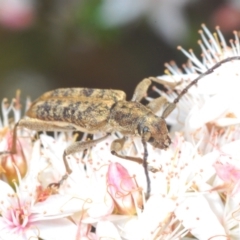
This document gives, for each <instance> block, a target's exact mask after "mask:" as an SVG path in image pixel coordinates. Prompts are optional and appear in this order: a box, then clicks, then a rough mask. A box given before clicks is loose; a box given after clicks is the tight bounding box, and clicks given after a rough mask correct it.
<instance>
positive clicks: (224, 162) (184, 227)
mask: <svg viewBox="0 0 240 240" xmlns="http://www.w3.org/2000/svg"><path fill="white" fill-rule="evenodd" d="M202 27H203V31H202V30H201V31H200V34H201V37H202V41H199V45H200V47H201V49H202V60H201V61H200V60H199V59H198V58H197V57H196V56H195V55H194V53H193V51H192V50H190V51H189V52H187V51H185V50H184V49H182V48H181V47H179V49H180V50H181V51H182V52H184V54H186V55H187V57H188V58H189V61H188V63H187V64H186V65H184V66H183V69H184V71H185V73H184V72H183V71H181V70H180V69H179V68H178V67H177V65H176V64H175V63H170V64H166V67H167V70H166V75H164V76H160V77H158V80H157V81H158V82H159V83H161V84H163V85H164V86H165V89H166V90H167V91H163V90H159V89H158V88H156V87H154V91H156V92H158V93H159V94H161V95H162V96H164V97H165V98H166V99H167V100H168V101H169V102H172V101H173V100H174V99H175V98H176V97H177V95H178V93H179V92H181V90H183V89H184V87H186V86H187V85H188V84H189V82H191V81H192V80H193V79H195V78H196V77H197V76H199V74H202V73H204V72H205V71H206V70H207V69H209V68H211V67H212V66H214V65H215V64H216V63H218V62H219V61H221V60H223V59H226V58H228V57H232V56H240V44H239V34H238V33H237V32H234V36H235V39H234V40H231V41H230V45H228V44H227V43H226V41H225V39H224V37H223V36H222V34H221V32H220V30H219V28H216V33H214V34H211V33H210V32H209V30H208V29H207V28H206V27H205V26H204V25H203V26H202ZM239 66H240V61H237V60H236V61H229V62H227V63H225V64H223V65H221V66H219V67H218V68H217V69H216V70H215V71H214V72H213V73H211V74H209V75H207V76H205V77H204V78H203V79H201V80H200V81H199V82H198V84H197V85H196V86H193V87H191V88H190V89H189V91H188V92H187V93H186V94H185V95H184V96H183V98H182V99H181V100H180V102H179V103H178V104H177V107H176V109H175V110H174V112H173V113H172V114H171V115H170V116H169V117H168V118H167V119H166V121H167V122H168V124H169V125H170V126H171V128H170V135H171V139H172V144H171V145H170V147H169V148H168V149H167V150H165V151H164V150H159V149H155V148H153V147H152V146H151V145H149V144H148V145H147V149H148V165H149V169H154V171H149V175H150V180H151V194H150V197H149V199H146V198H145V193H146V191H147V183H146V178H145V175H144V170H143V168H142V166H141V164H138V163H136V162H132V161H127V160H123V159H119V158H118V157H116V156H113V155H112V154H111V153H110V145H111V142H112V141H114V140H115V139H116V138H117V137H116V136H115V135H112V136H109V137H108V138H107V139H106V140H104V141H102V142H100V143H98V144H97V145H96V146H94V147H92V148H91V149H89V150H88V151H85V152H84V153H83V152H79V153H77V154H74V155H69V156H68V157H67V161H68V162H69V165H70V167H71V169H72V170H73V172H72V173H71V174H70V175H69V177H68V179H67V180H65V181H63V182H62V183H61V185H60V186H59V187H55V188H54V187H50V186H56V185H49V184H51V183H57V182H58V181H59V180H60V179H61V177H62V176H63V175H64V174H65V171H66V170H65V167H64V163H63V159H62V155H63V151H64V149H65V148H66V147H67V146H69V145H70V144H71V143H73V142H74V141H76V138H78V136H77V135H76V134H73V133H71V132H69V133H68V132H67V133H55V134H54V136H49V135H47V134H45V133H42V134H41V135H40V136H38V135H37V134H36V133H35V132H32V131H29V130H26V129H18V130H17V139H16V140H17V141H16V144H14V142H13V141H14V139H13V137H12V129H13V127H14V124H15V123H16V122H17V121H18V120H19V119H20V110H21V106H20V102H19V93H18V94H17V97H16V98H15V99H14V100H13V101H12V103H11V104H8V103H7V101H6V100H3V102H2V120H1V122H0V158H1V165H0V171H1V172H0V173H1V175H0V176H1V180H0V190H1V194H0V202H1V205H0V238H1V239H23V240H25V239H26V240H27V239H30V238H35V239H58V240H59V239H60V240H61V239H130V240H131V239H144V240H151V239H158V240H174V239H185V240H191V239H199V240H206V239H218V240H221V239H222V240H225V239H239V234H240V228H239V218H240V207H239V206H240V152H239V148H240V139H239V136H240V126H239V122H240V112H239V107H238V102H239V101H240V99H239V96H240V94H239V93H238V90H239V89H240V81H239V80H240V79H239V75H240V73H239V69H240V67H239ZM146 99H147V100H148V101H151V100H152V99H151V98H150V97H146ZM157 115H158V116H161V113H160V112H159V113H157ZM12 116H13V120H11V119H12ZM119 134H120V133H119ZM100 137H102V134H101V133H98V134H95V135H94V139H98V138H100ZM86 138H87V135H83V137H82V140H84V141H88V140H87V139H86ZM13 148H15V151H14V153H13ZM143 151H144V148H143V146H142V143H141V139H139V137H135V136H130V137H129V138H128V140H127V142H126V144H125V145H124V150H123V152H122V154H123V155H128V156H135V157H139V158H141V157H142V154H143Z"/></svg>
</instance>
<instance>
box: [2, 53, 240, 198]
mask: <svg viewBox="0 0 240 240" xmlns="http://www.w3.org/2000/svg"><path fill="white" fill-rule="evenodd" d="M232 60H240V56H234V57H229V58H227V59H224V60H222V61H220V62H218V63H217V64H215V65H214V66H213V67H212V68H210V69H208V70H207V71H206V72H205V73H203V74H201V75H199V76H198V77H197V78H196V79H194V80H193V81H192V82H191V83H190V84H189V85H187V86H186V87H185V88H184V89H183V90H182V91H181V92H180V93H179V95H178V97H176V98H175V100H174V101H173V102H172V103H168V105H167V107H166V108H165V109H164V111H163V114H162V116H161V117H159V116H156V115H155V113H156V112H157V111H158V110H159V109H160V108H161V107H162V106H163V104H164V103H165V99H164V98H163V97H159V98H156V99H154V100H153V101H151V102H150V103H149V104H148V105H146V106H144V105H143V104H141V103H140V101H141V99H142V98H143V97H144V96H145V94H146V91H147V89H148V87H149V86H150V84H151V81H157V79H156V78H154V77H150V78H146V79H144V80H143V81H141V82H140V83H139V84H138V85H137V87H136V89H135V91H134V94H133V97H132V99H131V101H126V94H125V93H124V92H123V91H120V90H105V89H90V88H65V89H56V90H53V91H50V92H46V93H44V94H43V95H42V96H40V97H39V98H38V99H36V100H35V101H34V102H33V103H32V104H31V106H30V108H29V110H28V111H27V113H26V116H27V117H28V118H25V119H21V120H20V121H19V122H18V123H17V124H16V125H15V127H14V129H13V146H12V149H11V151H10V152H4V153H15V152H16V138H17V127H25V128H28V129H32V130H36V131H69V130H73V131H82V132H87V133H96V132H97V131H102V132H105V133H106V136H104V137H102V138H99V139H96V140H91V141H85V142H75V143H73V144H71V145H70V146H69V147H67V148H66V149H65V150H64V153H63V161H64V165H65V168H66V174H65V175H64V176H63V177H62V179H61V180H60V181H59V182H58V183H52V184H50V185H49V186H50V187H53V186H55V187H59V186H60V185H61V184H62V182H63V181H64V180H65V179H67V177H68V175H69V174H71V172H72V170H71V169H70V167H69V165H68V162H67V159H66V156H67V155H69V154H74V153H76V152H79V151H82V150H85V149H87V148H90V147H92V146H94V145H95V144H97V143H99V142H100V141H102V140H104V139H105V138H107V137H108V135H109V134H111V133H113V132H121V133H122V134H123V135H124V136H126V135H138V136H140V137H141V140H142V144H143V147H144V155H143V159H141V158H136V157H131V156H123V155H121V154H119V153H118V152H119V151H120V150H121V149H122V148H123V145H124V141H125V139H126V138H125V137H123V138H122V139H117V140H114V141H113V142H112V144H111V153H112V154H113V155H115V156H117V157H119V158H123V159H127V160H131V161H135V162H138V163H142V164H143V167H144V171H145V175H146V179H147V193H146V198H148V197H149V194H150V178H149V175H148V166H147V156H148V152H147V142H149V143H150V144H151V145H152V146H154V147H156V148H160V149H167V148H168V147H169V145H170V144H171V139H170V137H169V136H168V129H167V125H166V122H165V118H166V117H167V116H168V115H169V114H170V113H171V112H172V111H173V110H174V108H175V107H176V104H177V103H178V102H179V100H180V99H181V98H182V96H183V95H184V94H186V93H187V91H188V89H189V88H191V87H192V86H193V85H195V84H196V83H197V82H198V81H199V80H200V79H201V78H203V77H205V76H206V75H208V74H210V73H212V72H213V71H214V70H215V69H216V68H218V67H219V66H220V65H221V64H223V63H226V62H229V61H232Z"/></svg>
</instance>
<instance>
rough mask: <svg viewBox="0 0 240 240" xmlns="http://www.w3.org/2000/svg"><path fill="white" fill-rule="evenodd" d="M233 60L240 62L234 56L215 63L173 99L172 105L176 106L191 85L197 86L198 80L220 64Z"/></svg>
mask: <svg viewBox="0 0 240 240" xmlns="http://www.w3.org/2000/svg"><path fill="white" fill-rule="evenodd" d="M233 60H240V56H234V57H229V58H226V59H223V60H222V61H220V62H218V63H216V64H215V65H214V66H213V67H211V68H209V69H208V70H207V71H206V72H204V73H202V74H200V75H199V76H198V77H197V78H196V79H194V80H193V81H192V82H191V83H190V84H188V85H187V86H186V87H185V88H184V89H183V90H182V91H181V92H180V93H179V94H178V96H177V97H176V98H175V99H174V101H173V104H177V103H178V102H179V100H180V99H181V98H182V97H183V96H184V95H185V94H186V93H187V91H188V89H189V88H191V87H192V86H193V85H195V84H197V83H198V81H199V80H200V79H202V78H204V77H205V76H207V75H209V74H210V73H212V72H214V70H215V69H217V68H218V67H220V66H221V65H222V64H224V63H226V62H230V61H233Z"/></svg>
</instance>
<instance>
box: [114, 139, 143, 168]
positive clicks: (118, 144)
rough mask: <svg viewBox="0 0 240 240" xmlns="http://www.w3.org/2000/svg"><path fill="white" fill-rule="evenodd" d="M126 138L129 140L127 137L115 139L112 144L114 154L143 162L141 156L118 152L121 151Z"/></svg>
mask: <svg viewBox="0 0 240 240" xmlns="http://www.w3.org/2000/svg"><path fill="white" fill-rule="evenodd" d="M126 140H127V138H126V137H123V138H119V139H116V140H114V141H113V142H112V144H111V153H112V154H113V155H114V156H117V157H119V158H122V159H126V160H130V161H133V162H136V163H140V164H142V163H143V160H142V159H141V158H137V157H130V156H124V155H121V154H119V153H118V152H119V151H121V150H122V149H123V146H124V143H125V142H126Z"/></svg>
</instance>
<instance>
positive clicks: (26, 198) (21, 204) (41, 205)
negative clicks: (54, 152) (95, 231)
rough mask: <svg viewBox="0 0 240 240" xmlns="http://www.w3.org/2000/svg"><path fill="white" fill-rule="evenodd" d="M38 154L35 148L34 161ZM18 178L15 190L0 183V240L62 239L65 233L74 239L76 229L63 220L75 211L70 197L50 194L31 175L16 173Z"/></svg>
mask: <svg viewBox="0 0 240 240" xmlns="http://www.w3.org/2000/svg"><path fill="white" fill-rule="evenodd" d="M38 151H39V146H37V145H36V146H35V149H34V152H35V154H34V155H33V157H34V158H36V157H37V156H36V155H37V154H36V153H37V152H38ZM17 171H18V170H17ZM18 177H19V179H18V181H19V185H17V184H15V189H16V190H15V191H14V190H13V188H11V187H10V186H9V185H8V184H7V183H6V182H4V181H1V180H0V189H1V196H0V201H1V205H0V212H1V216H0V238H1V239H24V240H27V239H29V238H31V237H34V238H42V239H66V235H65V234H66V232H68V234H67V236H68V237H69V239H74V236H75V235H76V230H77V227H76V225H75V224H74V223H73V222H72V221H70V220H69V219H67V218H66V217H67V216H70V215H72V214H73V212H74V211H77V210H78V209H79V208H78V207H77V206H76V205H75V204H74V201H71V200H72V196H67V195H59V194H58V195H51V191H50V189H45V190H44V189H43V188H42V187H41V186H40V184H39V182H38V181H37V176H35V177H34V176H33V174H28V176H27V177H25V178H24V179H21V177H20V175H19V172H18ZM56 229H57V231H56Z"/></svg>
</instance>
